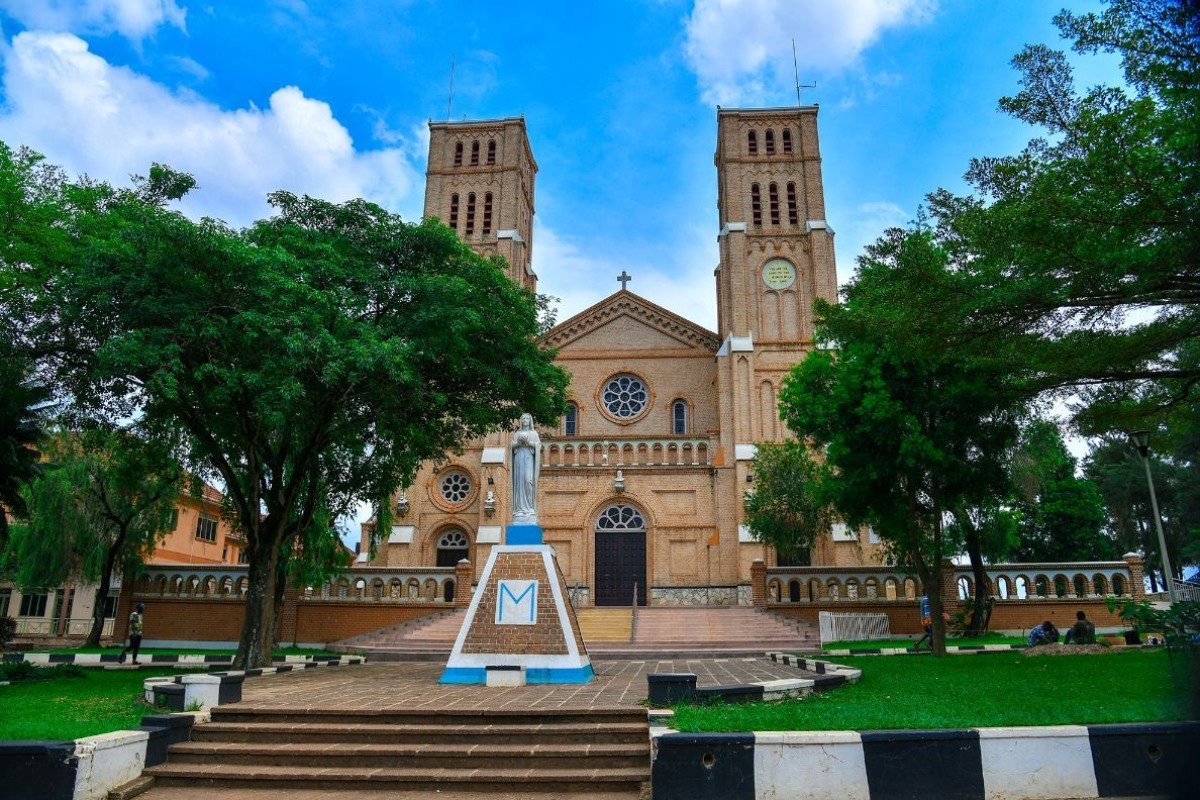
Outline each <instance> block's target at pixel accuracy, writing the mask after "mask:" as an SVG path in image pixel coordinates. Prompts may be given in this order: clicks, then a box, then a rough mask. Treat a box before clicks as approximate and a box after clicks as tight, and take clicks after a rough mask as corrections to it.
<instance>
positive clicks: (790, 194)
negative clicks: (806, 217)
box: [787, 181, 800, 225]
mask: <svg viewBox="0 0 1200 800" xmlns="http://www.w3.org/2000/svg"><path fill="white" fill-rule="evenodd" d="M787 203H788V225H799V224H800V211H799V209H798V208H797V207H796V184H794V183H792V182H790V181H789V182H788V185H787Z"/></svg>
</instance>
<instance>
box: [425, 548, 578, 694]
mask: <svg viewBox="0 0 1200 800" xmlns="http://www.w3.org/2000/svg"><path fill="white" fill-rule="evenodd" d="M514 527H522V528H525V527H533V528H536V529H537V543H536V544H513V543H512V534H513V528H514ZM541 538H542V537H541V528H540V527H538V526H536V525H534V526H509V528H508V541H509V543H508V544H506V545H502V546H499V547H493V548H492V553H491V556H489V557H488V561H487V565H486V566H485V567H484V568H483V574H482V576H481V577H480V580H479V586H478V587H477V588H476V589H475V596H474V597H472V598H471V605H470V607H469V608H468V609H467V618H466V620H464V621H463V626H462V628H461V629H460V630H459V632H458V638H457V639H456V640H455V641H454V650H453V652H451V654H450V660H449V661H448V662H447V664H446V669H445V671H444V672H443V673H442V677H441V680H440V681H439V682H440V683H471V684H481V685H487V686H519V685H523V684H525V683H587V682H588V681H590V680H591V679H592V678H593V677H594V675H595V673H594V672H593V671H592V661H591V658H590V657H589V656H588V652H587V648H586V647H585V646H584V643H583V637H582V636H581V635H580V633H579V622H578V620H577V619H576V618H575V609H574V608H572V607H571V603H570V601H569V599H568V597H567V585H566V581H565V580H564V579H563V575H562V571H561V570H559V568H558V561H557V560H556V558H555V555H554V548H552V547H550V546H549V545H544V544H541Z"/></svg>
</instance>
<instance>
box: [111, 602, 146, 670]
mask: <svg viewBox="0 0 1200 800" xmlns="http://www.w3.org/2000/svg"><path fill="white" fill-rule="evenodd" d="M145 610H146V606H145V605H143V604H141V603H138V604H137V605H136V606H134V609H133V613H132V614H130V615H129V640H128V641H127V642H126V643H125V647H124V648H122V649H121V655H119V656H117V661H118V663H121V664H124V663H125V654H126V653H130V654H131V655H132V656H133V659H132V663H133V664H136V665H138V666H141V662H140V661H138V660H137V657H138V648H140V647H141V646H142V625H143V622H144V620H143V618H142V612H144V611H145Z"/></svg>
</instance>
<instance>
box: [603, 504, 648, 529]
mask: <svg viewBox="0 0 1200 800" xmlns="http://www.w3.org/2000/svg"><path fill="white" fill-rule="evenodd" d="M596 530H598V531H644V530H646V518H645V517H643V516H642V512H640V511H638V510H637V509H636V508H634V507H633V506H627V505H615V506H609V507H608V508H606V509H604V511H603V513H601V514H600V517H599V518H598V519H597V520H596Z"/></svg>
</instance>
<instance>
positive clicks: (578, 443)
mask: <svg viewBox="0 0 1200 800" xmlns="http://www.w3.org/2000/svg"><path fill="white" fill-rule="evenodd" d="M716 451H717V448H716V445H715V444H714V443H713V442H712V441H711V440H709V439H707V438H697V437H688V436H661V437H656V438H652V439H646V438H642V439H584V438H577V437H558V438H554V439H543V440H542V467H543V468H544V469H558V468H563V467H610V468H616V467H706V466H709V465H710V464H711V463H712V458H713V456H714V455H715V454H716Z"/></svg>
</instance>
